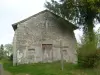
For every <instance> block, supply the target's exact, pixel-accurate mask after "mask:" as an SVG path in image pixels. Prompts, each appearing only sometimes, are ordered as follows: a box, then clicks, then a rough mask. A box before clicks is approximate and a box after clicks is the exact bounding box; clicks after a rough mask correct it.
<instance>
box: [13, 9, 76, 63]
mask: <svg viewBox="0 0 100 75" xmlns="http://www.w3.org/2000/svg"><path fill="white" fill-rule="evenodd" d="M58 18H60V17H59V16H57V15H55V14H53V13H52V12H50V11H48V10H44V11H42V12H40V13H38V14H36V15H33V16H31V17H29V18H27V19H25V20H23V21H20V22H18V23H15V24H13V28H14V30H15V35H14V40H13V50H14V51H13V59H14V60H13V63H14V64H16V63H18V64H23V63H36V62H51V61H56V60H60V59H61V53H60V41H61V42H62V46H68V48H62V49H64V52H63V53H64V60H66V61H67V62H73V63H74V62H76V61H77V58H76V50H75V45H76V40H75V36H74V33H73V30H74V29H75V26H74V25H73V24H71V23H69V22H68V21H66V20H64V19H63V20H64V22H66V29H65V30H64V29H62V28H61V26H63V23H61V22H58ZM61 19H62V18H61ZM62 22H63V21H62ZM43 46H45V47H44V48H43Z"/></svg>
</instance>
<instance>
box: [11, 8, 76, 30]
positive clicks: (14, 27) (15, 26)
mask: <svg viewBox="0 0 100 75" xmlns="http://www.w3.org/2000/svg"><path fill="white" fill-rule="evenodd" d="M45 12H50V13H52V14H53V15H55V16H57V17H59V18H61V17H60V16H58V15H56V14H54V13H53V12H51V11H49V10H43V11H41V12H39V13H37V14H35V15H32V16H30V17H28V18H26V19H24V20H21V21H19V22H17V23H14V24H12V27H13V29H14V31H15V30H16V29H17V25H18V24H20V23H23V22H25V21H27V20H29V19H31V18H32V17H36V16H37V15H39V14H42V13H45ZM61 19H63V18H61ZM63 20H64V21H66V22H67V23H68V24H71V25H72V26H73V28H74V29H77V28H78V27H77V26H75V25H73V24H72V23H70V22H69V21H67V20H65V19H63Z"/></svg>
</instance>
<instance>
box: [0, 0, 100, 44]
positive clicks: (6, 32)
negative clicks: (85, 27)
mask: <svg viewBox="0 0 100 75" xmlns="http://www.w3.org/2000/svg"><path fill="white" fill-rule="evenodd" d="M48 1H50V0H48ZM44 3H45V0H0V44H8V43H12V41H13V36H14V30H13V28H12V24H14V23H16V22H18V21H21V20H23V19H25V18H27V17H29V16H31V15H34V14H36V13H38V12H40V11H42V10H44V9H45V7H44ZM99 26H100V25H99ZM97 28H98V27H97ZM97 28H96V29H97ZM75 36H76V38H77V40H79V38H80V36H82V31H80V30H76V31H75Z"/></svg>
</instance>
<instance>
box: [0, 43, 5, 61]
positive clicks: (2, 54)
mask: <svg viewBox="0 0 100 75" xmlns="http://www.w3.org/2000/svg"><path fill="white" fill-rule="evenodd" d="M3 57H4V46H3V44H1V46H0V60H1V59H2V58H3Z"/></svg>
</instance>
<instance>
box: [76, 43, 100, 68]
mask: <svg viewBox="0 0 100 75" xmlns="http://www.w3.org/2000/svg"><path fill="white" fill-rule="evenodd" d="M77 57H78V64H79V65H80V66H82V67H88V68H90V67H95V66H97V63H98V60H100V51H99V50H98V49H97V47H96V45H95V44H94V42H89V43H85V44H83V45H82V46H81V47H80V48H78V51H77Z"/></svg>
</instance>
